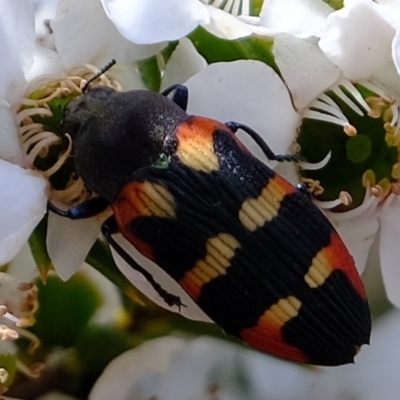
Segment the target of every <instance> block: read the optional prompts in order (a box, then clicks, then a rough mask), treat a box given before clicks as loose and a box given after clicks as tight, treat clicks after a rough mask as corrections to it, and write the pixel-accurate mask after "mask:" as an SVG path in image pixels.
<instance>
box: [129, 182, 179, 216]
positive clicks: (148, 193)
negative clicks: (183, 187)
mask: <svg viewBox="0 0 400 400" xmlns="http://www.w3.org/2000/svg"><path fill="white" fill-rule="evenodd" d="M135 191H136V193H135V194H136V199H135V204H134V207H135V208H136V209H137V210H139V211H140V215H141V216H155V217H161V218H174V217H175V201H174V197H173V196H172V194H171V193H170V192H169V191H168V189H166V188H165V187H164V186H162V185H160V184H158V183H153V182H143V183H137V184H136V187H135Z"/></svg>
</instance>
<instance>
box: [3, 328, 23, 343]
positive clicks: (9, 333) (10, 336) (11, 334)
mask: <svg viewBox="0 0 400 400" xmlns="http://www.w3.org/2000/svg"><path fill="white" fill-rule="evenodd" d="M18 337H19V335H18V332H17V331H15V330H14V329H11V328H9V327H8V326H7V325H0V338H1V340H7V341H10V340H16V339H18Z"/></svg>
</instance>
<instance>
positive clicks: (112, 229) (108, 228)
mask: <svg viewBox="0 0 400 400" xmlns="http://www.w3.org/2000/svg"><path fill="white" fill-rule="evenodd" d="M101 232H102V233H103V235H104V236H105V238H106V239H107V240H108V242H109V243H110V245H111V246H112V247H113V248H114V250H115V251H116V252H117V253H118V254H119V255H120V256H121V257H122V259H123V260H124V261H125V262H127V263H128V264H129V265H130V266H131V267H132V268H133V269H134V270H136V271H138V272H140V273H141V274H142V275H143V276H144V277H145V278H146V279H147V281H148V282H149V283H150V284H151V286H153V288H154V290H155V291H156V292H157V293H158V294H159V295H160V297H161V298H162V299H163V300H164V301H165V302H166V303H167V304H168V305H169V306H178V308H179V310H180V309H181V307H186V306H185V305H184V304H182V302H181V299H180V297H178V296H175V295H174V294H172V293H169V292H167V291H166V290H165V289H163V288H162V286H161V285H160V284H159V283H158V282H156V281H155V280H154V278H153V275H151V274H150V272H149V271H147V270H146V269H145V268H143V267H142V266H140V265H139V264H138V263H137V262H136V261H135V260H134V259H133V258H132V257H131V256H130V255H129V254H128V253H127V252H126V251H125V250H124V249H123V248H122V247H121V246H120V245H119V244H118V243H117V242H116V241H115V240H114V238H113V237H112V234H114V233H117V232H118V226H117V223H116V221H115V218H114V217H113V216H112V217H110V218H108V219H107V220H106V221H105V222H104V223H103V225H102V227H101Z"/></svg>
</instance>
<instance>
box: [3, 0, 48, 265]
mask: <svg viewBox="0 0 400 400" xmlns="http://www.w3.org/2000/svg"><path fill="white" fill-rule="evenodd" d="M2 10H3V12H2V13H1V15H0V43H1V44H2V45H1V49H2V50H1V51H2V58H3V60H7V61H6V62H3V63H2V65H1V67H0V185H1V187H2V190H1V193H0V202H1V205H2V211H1V212H0V226H1V228H0V265H2V264H5V263H7V262H9V261H10V260H11V259H12V258H13V257H14V256H15V254H17V252H18V251H19V250H20V249H21V248H22V246H23V245H24V243H26V240H27V239H28V237H29V235H30V233H31V231H32V230H33V228H34V227H35V226H36V225H37V223H38V222H39V221H40V219H41V218H42V217H43V215H44V213H45V211H46V200H47V196H46V186H47V183H46V181H45V180H44V179H43V178H41V177H40V176H38V175H37V174H35V173H34V172H32V171H30V170H26V169H23V167H26V164H25V160H24V157H23V153H22V151H21V148H20V146H19V143H18V136H17V130H16V127H15V123H14V119H13V115H12V112H11V110H10V106H11V105H12V104H13V103H14V102H15V101H16V100H17V99H18V97H19V96H21V95H22V94H23V92H24V90H25V87H26V80H25V74H26V73H27V72H28V71H29V70H30V68H31V66H32V63H33V53H34V46H35V33H34V30H33V9H32V6H31V4H30V2H24V1H19V0H17V1H3V2H2ZM14 24H18V26H19V29H18V30H17V29H14V27H15V25H14Z"/></svg>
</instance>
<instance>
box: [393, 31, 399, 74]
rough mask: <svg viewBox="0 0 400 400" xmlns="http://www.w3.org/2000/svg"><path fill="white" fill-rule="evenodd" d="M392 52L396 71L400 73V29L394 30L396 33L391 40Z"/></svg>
mask: <svg viewBox="0 0 400 400" xmlns="http://www.w3.org/2000/svg"><path fill="white" fill-rule="evenodd" d="M392 54H393V61H394V64H395V66H396V69H397V73H398V74H400V29H398V30H397V31H396V35H395V37H394V39H393V42H392Z"/></svg>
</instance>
